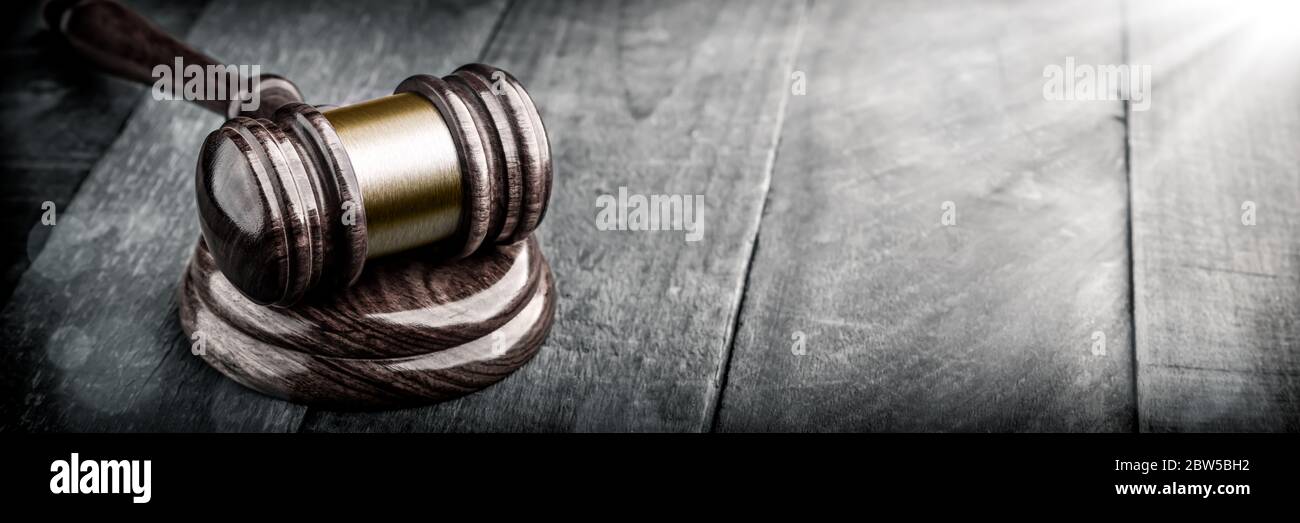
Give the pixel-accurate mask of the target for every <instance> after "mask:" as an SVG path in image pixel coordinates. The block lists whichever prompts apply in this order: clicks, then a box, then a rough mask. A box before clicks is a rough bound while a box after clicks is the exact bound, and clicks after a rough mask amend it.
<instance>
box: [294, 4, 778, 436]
mask: <svg viewBox="0 0 1300 523" xmlns="http://www.w3.org/2000/svg"><path fill="white" fill-rule="evenodd" d="M803 8H804V6H803V4H802V3H800V2H752V1H735V2H726V3H713V2H709V3H697V2H669V3H663V2H625V3H615V2H519V3H518V4H516V5H515V6H514V7H513V8H512V9H511V12H510V13H509V15H508V17H507V19H506V20H505V22H504V25H503V27H502V29H501V30H500V31H499V33H498V34H497V37H496V39H495V40H494V42H493V44H492V46H491V48H490V49H489V50H488V53H487V55H486V56H485V57H484V61H485V62H488V63H492V64H494V65H497V66H500V67H503V68H505V69H507V70H509V71H511V72H513V73H514V74H515V75H516V76H518V77H519V78H520V80H521V81H522V82H523V83H524V85H525V86H527V88H528V89H529V91H530V92H531V93H532V95H533V98H534V99H535V100H536V101H537V104H538V106H539V109H540V111H541V112H542V116H543V118H544V119H545V121H546V124H547V129H548V131H549V133H550V138H551V145H552V149H553V158H554V162H555V188H554V193H553V195H552V201H551V205H550V210H549V211H548V214H547V217H546V221H545V223H543V224H542V227H541V230H540V240H541V243H542V245H543V247H544V248H543V252H545V253H546V255H547V256H548V258H549V259H550V261H551V264H552V267H553V269H554V271H555V275H556V279H557V281H558V289H559V292H560V300H559V304H558V311H557V315H556V321H555V325H554V327H553V330H552V333H551V336H550V339H549V340H548V342H547V344H546V346H544V347H543V348H542V350H541V351H540V353H539V354H538V356H537V357H536V359H534V361H533V362H532V363H530V364H529V365H528V366H526V367H524V368H523V369H522V370H520V371H519V372H517V373H516V374H515V375H513V376H511V377H510V378H507V379H506V380H505V381H503V382H502V383H500V384H497V385H495V386H493V387H491V388H489V389H487V390H484V391H482V392H479V393H476V394H473V395H471V396H468V397H466V398H463V399H461V400H458V401H454V402H451V403H446V404H441V405H437V406H434V407H429V408H422V409H411V410H404V411H394V412H386V413H373V414H351V413H348V414H340V413H332V412H317V411H315V410H313V411H312V414H311V415H310V416H309V417H308V418H307V423H305V425H304V429H306V430H439V431H455V430H477V431H508V430H602V431H603V430H611V431H612V430H617V431H627V430H632V431H650V430H678V431H680V430H705V429H707V428H708V425H709V418H710V410H711V407H712V405H713V402H714V399H715V396H716V394H717V390H718V389H717V387H718V382H717V380H718V376H719V374H720V370H721V368H722V365H723V364H724V357H723V356H724V352H725V349H726V347H727V345H728V340H729V337H730V336H729V334H730V329H731V327H732V322H733V320H732V319H733V317H734V314H735V311H736V307H737V306H738V301H739V296H740V290H741V287H742V281H743V278H744V272H745V266H746V263H747V261H748V259H749V253H750V248H751V245H752V244H753V239H754V234H755V231H756V229H757V226H758V220H759V209H760V206H761V203H762V201H763V197H764V193H765V191H766V186H767V180H768V173H769V172H770V171H769V168H770V162H771V155H772V151H773V149H774V147H775V142H776V132H777V129H778V128H779V120H780V118H779V115H780V113H781V111H780V106H781V104H782V100H783V99H784V98H785V93H787V92H788V90H787V88H786V86H785V82H786V78H788V75H789V73H788V67H789V64H790V61H791V60H792V59H793V51H794V47H795V42H796V38H797V33H798V28H799V26H800V22H801V18H802V12H803ZM619 187H627V188H628V190H629V191H630V192H632V193H639V194H658V193H667V194H702V195H705V198H706V204H705V208H706V210H705V216H704V223H705V236H704V238H703V240H702V241H698V242H694V243H688V242H685V241H684V239H683V236H684V235H683V233H681V232H627V231H624V232H618V231H598V230H597V229H596V227H595V223H594V217H595V214H596V203H595V202H596V198H597V196H599V195H602V194H617V192H618V189H619Z"/></svg>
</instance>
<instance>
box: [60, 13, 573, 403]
mask: <svg viewBox="0 0 1300 523" xmlns="http://www.w3.org/2000/svg"><path fill="white" fill-rule="evenodd" d="M46 16H47V17H48V20H49V21H50V25H51V27H52V28H54V29H55V30H57V31H59V32H60V33H61V34H62V35H63V36H64V37H66V39H67V40H68V41H69V42H70V43H71V45H72V47H73V48H74V49H77V50H78V51H80V52H81V53H82V54H84V55H86V57H87V58H88V59H90V61H91V62H92V63H94V64H96V65H99V66H101V67H102V68H104V69H106V70H108V71H110V72H113V73H116V74H119V75H121V76H124V77H126V78H129V79H132V80H136V81H140V82H145V83H149V82H150V81H151V80H152V70H153V68H154V67H155V66H157V65H159V64H162V65H170V64H172V63H173V62H174V60H175V59H176V57H180V59H181V60H183V61H185V62H187V64H186V65H187V66H188V65H200V66H207V65H214V64H215V63H216V62H215V61H214V60H212V59H211V58H209V57H208V56H206V55H204V54H202V53H199V52H198V51H195V50H194V49H191V48H190V47H188V46H186V45H184V44H182V43H180V42H179V41H177V40H176V39H174V38H171V37H170V36H167V35H166V34H165V33H163V32H162V31H160V30H159V29H158V28H156V27H154V26H153V24H150V23H149V22H148V21H146V20H145V19H144V18H142V17H140V16H138V15H136V14H135V13H133V12H131V11H130V10H129V9H127V8H125V7H123V6H122V5H121V4H118V3H116V2H114V1H112V0H71V1H63V0H59V1H55V2H53V3H51V4H49V5H48V6H47V10H46ZM257 80H258V81H256V82H254V84H255V87H254V92H255V93H260V96H259V95H258V94H253V96H258V98H256V99H257V100H260V102H261V103H260V107H259V108H258V109H257V110H256V112H252V113H239V112H238V111H237V110H238V108H239V107H240V106H241V105H242V104H240V103H238V102H241V101H242V100H240V99H228V100H224V101H221V103H215V102H211V101H200V105H202V106H203V107H205V108H207V109H210V110H212V111H214V112H217V113H221V114H225V115H227V116H228V117H229V120H227V121H226V122H225V124H223V125H221V126H220V127H219V128H217V130H215V131H213V132H212V133H211V134H209V135H208V137H207V138H206V140H205V141H204V143H203V144H202V147H201V148H200V149H199V158H198V165H197V170H196V173H195V189H196V198H197V207H198V214H199V224H200V228H201V229H202V231H203V240H202V241H200V242H199V244H198V246H197V248H196V249H195V251H194V254H193V256H192V258H191V259H190V263H189V266H188V268H187V270H186V273H185V275H184V277H183V279H182V283H181V288H180V291H179V292H180V297H179V304H180V316H181V326H182V328H183V329H184V330H185V332H186V333H187V334H188V335H189V336H190V337H191V340H194V342H195V343H196V347H202V350H196V353H198V354H200V355H201V356H202V357H203V358H204V360H205V361H206V362H208V363H209V364H210V365H211V366H212V367H214V368H216V369H217V370H218V371H220V372H222V373H223V374H225V375H227V376H229V377H230V378H232V379H234V380H236V381H238V382H240V383H242V384H244V385H247V386H249V387H251V388H254V389H256V390H259V391H262V392H265V393H267V394H272V395H275V396H279V397H283V398H287V399H291V400H294V401H301V402H304V403H311V404H318V405H327V406H332V407H382V406H396V405H408V404H414V403H422V402H427V401H430V400H440V399H446V398H450V397H454V396H457V395H460V394H464V393H467V392H471V391H474V390H477V389H479V388H482V387H485V386H487V385H489V384H491V383H494V382H496V381H498V380H500V379H502V378H504V377H505V376H507V375H508V374H510V373H511V372H513V371H514V370H516V369H518V368H519V367H520V366H522V365H524V364H525V363H527V362H528V361H529V360H530V359H531V358H532V356H533V355H534V354H535V353H536V352H537V350H538V349H539V348H540V347H541V345H542V342H543V341H544V340H545V338H546V336H547V333H548V332H549V330H550V326H551V323H552V321H553V319H554V313H555V299H556V295H555V289H554V285H555V284H554V280H553V277H552V275H551V272H550V267H549V265H548V264H547V262H546V259H545V258H544V257H543V256H542V254H541V252H540V250H539V248H538V246H537V242H536V241H535V240H533V238H532V233H533V231H534V230H535V229H536V228H537V226H538V225H539V224H540V222H541V220H542V217H543V215H544V214H545V212H546V206H547V202H548V201H549V200H550V193H551V177H552V172H551V156H550V145H549V143H548V141H547V138H546V130H545V127H544V126H543V124H542V120H541V118H540V116H539V115H538V112H537V108H536V106H535V105H534V104H533V101H532V99H531V98H530V97H529V96H528V93H527V92H526V91H525V90H524V88H523V86H522V85H520V84H519V82H518V81H517V80H516V79H515V78H514V77H512V76H510V75H509V74H508V73H506V72H505V71H502V70H500V69H496V68H494V67H491V66H487V65H482V64H470V65H466V66H463V67H461V68H459V69H457V70H456V71H454V72H453V73H451V74H449V75H447V76H444V77H441V78H439V77H435V76H429V75H415V76H412V77H410V78H407V79H406V80H405V81H403V82H401V83H400V84H399V85H398V87H397V89H396V91H395V93H394V94H393V95H391V96H387V97H383V98H378V99H375V100H370V101H366V102H361V103H358V104H353V105H350V106H343V107H336V108H333V109H329V110H322V109H321V108H318V107H317V106H314V105H310V104H307V103H303V102H302V97H301V95H300V94H299V92H298V89H297V87H296V86H294V85H293V84H292V83H291V82H289V81H287V80H284V79H282V78H279V77H275V76H273V75H260V76H259V77H258V78H257ZM425 146H431V147H432V148H433V150H426V149H423V147H425ZM349 148H351V150H349ZM391 156H401V158H391ZM412 158H414V159H416V160H417V161H410V160H411V159H412ZM412 187H420V188H421V190H415V189H411V188H412ZM368 189H369V190H370V194H369V195H367V194H366V193H367V190H368ZM368 198H369V199H370V204H371V205H367V199H368ZM372 205H373V207H372ZM407 211H409V212H410V213H411V214H403V213H404V212H407ZM420 220H425V221H423V222H422V221H420ZM406 222H416V223H420V224H425V225H428V227H425V228H419V227H412V228H409V229H402V228H401V227H400V226H401V225H403V224H405V223H406ZM372 233H373V234H372ZM408 233H410V234H408ZM388 254H391V255H388ZM380 255H385V256H382V257H381V256H380ZM372 258H374V259H372ZM367 266H370V269H369V270H365V271H363V268H365V267H367ZM263 305H273V306H274V307H264V306H263Z"/></svg>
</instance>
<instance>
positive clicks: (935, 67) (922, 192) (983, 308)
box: [717, 0, 1134, 431]
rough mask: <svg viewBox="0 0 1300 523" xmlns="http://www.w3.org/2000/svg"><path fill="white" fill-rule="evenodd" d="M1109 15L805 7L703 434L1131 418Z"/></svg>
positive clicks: (1122, 190) (1008, 8)
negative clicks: (1064, 82) (1049, 86)
mask: <svg viewBox="0 0 1300 523" xmlns="http://www.w3.org/2000/svg"><path fill="white" fill-rule="evenodd" d="M1121 13H1122V11H1121V6H1120V4H1119V3H1118V2H1113V1H1112V2H1102V3H1097V2H1092V1H1070V2H1066V3H1065V4H1061V3H1059V2H1052V3H1043V2H1032V1H986V2H969V1H964V0H961V1H958V0H954V1H945V2H920V3H918V2H905V1H891V2H872V3H864V2H852V1H840V2H837V1H827V2H821V1H819V2H816V4H815V7H814V9H813V12H812V13H811V15H810V20H809V25H808V30H807V36H806V38H805V40H804V43H803V45H802V50H801V52H800V54H799V58H798V60H797V62H796V64H795V69H797V70H801V71H803V72H805V73H806V81H807V95H806V96H795V97H793V98H792V99H791V102H790V104H789V108H788V112H787V115H786V120H785V128H784V130H783V132H782V138H781V147H780V149H779V151H778V156H777V158H778V160H777V165H776V170H775V171H774V173H773V176H772V188H771V191H770V194H769V197H768V198H769V201H768V204H767V207H766V211H765V216H764V218H763V223H762V228H761V232H760V234H759V240H758V248H757V252H756V254H755V259H754V263H753V268H752V273H751V276H750V284H749V287H748V288H747V290H746V294H745V299H744V304H743V307H742V311H741V321H740V326H739V331H738V333H737V336H736V342H735V348H734V352H733V358H732V365H731V368H730V372H729V375H728V380H727V387H726V389H725V391H724V393H723V396H722V398H723V403H722V407H721V411H720V417H719V420H718V426H717V428H718V429H719V430H724V431H748V430H868V431H931V430H957V431H1022V430H1071V431H1130V430H1133V427H1134V416H1133V405H1134V399H1133V394H1132V392H1133V381H1132V378H1133V375H1132V361H1133V360H1132V352H1131V342H1130V336H1131V330H1130V329H1131V324H1130V316H1129V299H1128V286H1129V275H1128V252H1127V228H1126V226H1127V221H1126V220H1127V217H1126V215H1127V201H1128V196H1127V190H1126V189H1127V187H1126V173H1125V162H1124V121H1123V105H1122V104H1121V103H1120V102H1116V101H1111V102H1101V101H1093V102H1073V101H1047V100H1045V97H1044V94H1043V84H1044V78H1043V72H1044V68H1045V67H1046V66H1048V65H1051V64H1057V65H1063V64H1064V61H1065V59H1066V58H1067V57H1073V58H1074V59H1075V60H1076V61H1077V62H1078V63H1081V64H1083V63H1089V64H1119V63H1121V62H1122V61H1123V56H1122V32H1121V29H1122V28H1121V23H1120V15H1121ZM945 202H952V203H953V204H955V211H956V224H955V225H953V226H950V227H946V226H943V225H941V219H942V215H943V212H944V203H945ZM1095 332H1101V333H1103V334H1104V336H1105V340H1106V346H1105V347H1106V352H1105V354H1104V355H1094V354H1093V353H1092V347H1093V333H1095ZM800 335H802V337H803V338H802V339H803V341H804V345H803V349H804V350H806V354H805V355H802V356H799V355H796V354H794V353H795V352H796V350H795V347H794V345H795V343H796V340H794V339H793V338H797V337H799V336H800Z"/></svg>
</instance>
